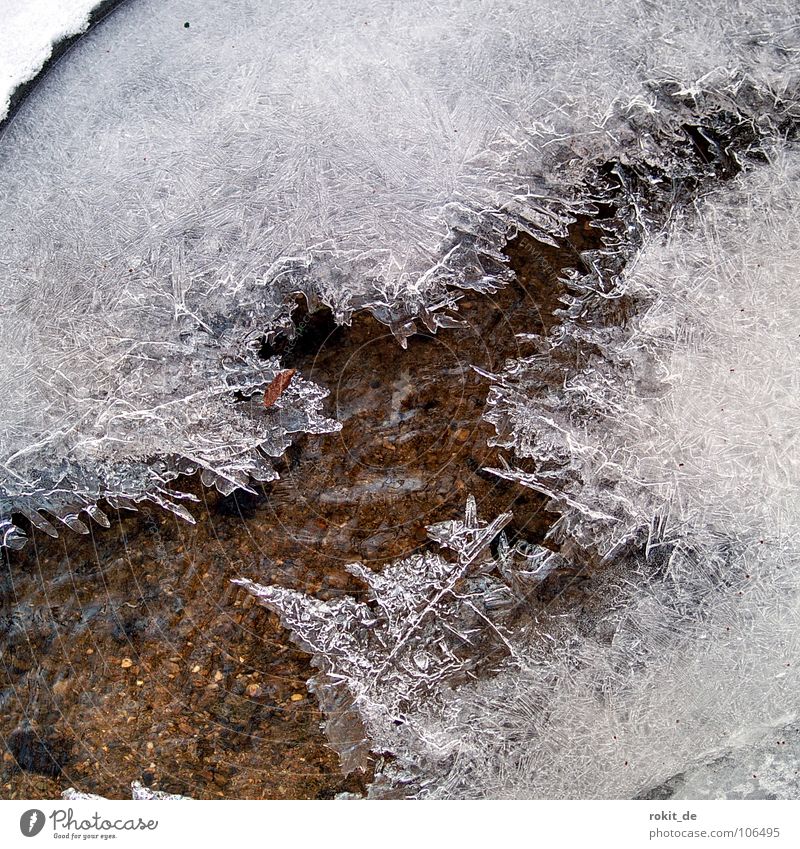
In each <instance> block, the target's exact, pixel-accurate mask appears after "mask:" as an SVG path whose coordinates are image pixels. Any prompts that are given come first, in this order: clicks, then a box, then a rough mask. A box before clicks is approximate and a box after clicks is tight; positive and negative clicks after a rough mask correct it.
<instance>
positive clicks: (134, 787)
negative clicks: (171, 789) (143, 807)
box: [61, 781, 189, 802]
mask: <svg viewBox="0 0 800 849" xmlns="http://www.w3.org/2000/svg"><path fill="white" fill-rule="evenodd" d="M61 798H62V799H65V800H67V801H68V802H78V801H82V800H91V799H105V796H97V795H96V794H94V793H82V792H81V791H79V790H76V789H75V788H74V787H70V788H68V789H67V790H65V791H64V792H63V793H62V794H61ZM188 798H189V797H188V796H179V795H178V794H175V793H165V792H164V791H162V790H151V789H150V788H149V787H145V786H144V785H143V784H141V783H140V782H138V781H132V782H131V799H133V801H135V802H142V801H151V802H152V801H156V802H163V801H176V800H185V799H188Z"/></svg>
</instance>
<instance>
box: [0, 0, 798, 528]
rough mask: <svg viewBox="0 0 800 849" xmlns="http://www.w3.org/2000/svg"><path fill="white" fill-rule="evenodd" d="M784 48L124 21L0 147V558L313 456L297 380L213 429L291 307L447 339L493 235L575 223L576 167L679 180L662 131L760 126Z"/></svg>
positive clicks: (218, 12) (505, 19)
mask: <svg viewBox="0 0 800 849" xmlns="http://www.w3.org/2000/svg"><path fill="white" fill-rule="evenodd" d="M186 20H189V21H191V27H190V28H188V29H187V28H185V27H184V26H183V22H184V21H186ZM799 31H800V30H798V12H797V9H796V4H795V3H794V2H789V0H777V1H776V0H759V2H748V3H739V2H736V0H714V1H713V2H709V3H704V4H696V3H694V2H688V0H671V2H668V3H661V4H655V3H649V2H644V3H642V2H633V0H614V2H600V0H589V2H585V0H580V2H578V0H570V2H562V0H558V2H555V0H537V2H536V3H534V4H531V3H527V2H526V3H522V4H519V3H514V2H506V0H503V2H499V0H490V2H478V0H447V2H442V3H437V4H430V3H427V2H422V0H410V2H409V0H403V2H391V0H381V2H370V3H363V4H362V3H358V2H353V1H352V0H347V2H345V0H336V2H311V0H308V1H307V2H303V3H301V4H300V5H298V4H297V3H296V2H288V0H281V2H275V3H269V4H264V3H256V2H248V0H199V2H193V3H191V4H190V3H182V2H179V3H174V4H172V3H170V4H164V3H159V2H156V0H136V2H131V3H129V4H128V5H127V6H125V7H124V8H123V9H122V10H121V11H120V12H119V13H117V14H115V15H114V16H112V18H111V19H109V20H108V21H106V22H104V24H103V25H102V26H100V27H98V28H97V29H96V30H94V31H93V32H91V33H90V34H89V35H88V36H87V37H86V38H85V39H83V40H82V41H81V43H80V44H79V46H78V47H77V48H76V49H75V50H73V51H72V52H71V53H70V56H69V61H68V62H62V63H60V64H59V65H58V66H57V67H56V68H55V69H54V71H53V73H52V74H51V75H50V78H49V79H48V82H47V85H44V86H41V87H40V89H39V90H38V91H37V93H36V95H35V98H34V99H33V100H32V101H31V102H30V103H29V104H28V105H27V106H26V107H25V108H23V109H22V110H21V111H20V113H19V114H18V115H17V116H16V117H15V119H14V120H13V121H12V122H11V123H9V124H8V125H7V126H6V127H5V129H4V131H3V135H2V139H1V140H0V182H1V183H2V185H3V192H2V193H0V220H2V221H3V223H4V226H3V228H2V230H0V257H2V260H0V293H1V295H2V299H1V300H0V303H2V308H1V309H0V339H1V340H2V349H1V350H0V398H2V402H3V403H2V416H0V542H1V543H2V544H5V545H21V544H22V541H23V538H22V535H21V533H20V532H19V530H18V529H16V528H15V527H14V525H13V524H12V522H11V518H10V516H11V513H12V512H15V511H16V512H20V513H22V514H24V515H27V516H28V517H29V518H30V519H31V520H32V521H33V522H34V524H40V523H41V524H42V526H43V527H44V529H45V530H48V529H50V527H51V526H50V525H49V523H48V522H47V520H46V519H44V518H43V517H42V516H41V513H40V511H42V512H45V513H50V514H52V515H55V516H56V517H58V518H59V519H60V520H61V521H63V522H65V523H66V524H67V525H69V526H70V527H73V528H75V529H77V530H81V529H83V528H84V527H85V526H84V524H83V521H82V519H81V518H79V515H78V514H79V513H80V512H82V511H83V512H86V513H87V514H89V515H92V516H94V517H95V518H98V519H99V520H100V521H103V519H102V517H101V516H100V515H99V514H98V512H97V507H96V501H97V499H98V498H100V497H103V496H105V497H108V498H109V500H110V501H111V503H112V504H122V505H125V504H130V503H132V502H135V501H136V500H140V499H143V498H150V499H152V500H155V501H158V502H159V503H164V504H165V505H168V504H173V505H175V496H174V493H171V492H170V490H169V483H170V481H171V480H172V479H173V478H174V477H175V476H176V475H177V474H178V473H180V472H184V471H191V470H195V469H203V470H205V477H206V480H207V481H210V482H218V483H221V485H222V487H223V488H228V487H232V486H235V485H240V484H241V483H242V482H246V480H247V479H248V477H249V476H253V477H256V478H257V477H259V476H267V477H269V476H270V475H271V474H273V472H272V470H271V466H270V464H269V463H268V462H265V461H264V459H263V454H266V455H269V456H274V455H275V453H276V452H277V453H280V451H281V450H282V449H283V447H285V445H286V444H287V441H288V439H289V438H290V435H291V434H292V433H295V432H298V431H307V432H320V431H325V430H330V429H332V428H334V427H335V424H334V423H333V422H331V421H329V420H327V419H325V418H324V416H322V414H321V407H320V399H321V397H322V393H321V390H319V389H318V388H316V387H313V386H311V385H309V384H308V383H307V382H306V383H304V382H303V381H302V377H301V376H300V375H298V376H297V378H296V381H297V384H296V391H295V393H294V394H293V395H290V396H287V397H286V398H284V399H282V402H281V405H280V409H279V410H278V411H275V410H272V411H267V413H264V411H263V410H261V409H257V408H258V404H257V403H255V402H253V403H251V404H249V405H248V403H247V402H246V401H245V402H243V403H234V400H235V398H239V397H242V396H243V397H245V398H251V399H252V398H257V396H258V393H259V392H261V391H262V390H263V389H264V387H266V386H268V385H269V384H270V383H271V382H272V380H273V379H274V378H275V376H276V374H277V373H278V371H279V370H280V368H281V364H280V363H278V362H277V361H276V362H272V363H261V362H259V361H258V359H257V357H256V355H255V350H256V348H257V347H258V342H259V340H260V339H261V338H262V337H264V336H266V337H267V338H268V339H269V338H271V337H274V336H275V335H276V334H279V333H283V332H285V333H291V332H292V328H291V322H290V312H291V308H292V305H293V303H294V298H295V297H296V296H297V295H298V294H300V295H302V296H305V298H306V299H307V300H308V302H309V303H310V304H311V305H312V306H314V307H315V306H318V305H320V304H324V305H327V306H329V307H331V308H332V310H333V312H334V314H335V316H336V318H337V320H338V321H339V322H340V323H344V324H346V323H347V322H348V321H349V320H350V316H351V315H352V313H353V311H355V310H357V309H369V310H370V311H371V312H372V313H373V314H374V315H375V316H376V317H377V318H378V319H379V320H381V321H383V322H384V323H386V324H387V325H389V326H390V327H391V328H392V330H393V331H394V333H395V334H396V336H397V337H398V339H399V340H400V341H401V342H403V343H404V342H405V340H406V338H407V337H408V336H409V335H410V334H411V333H412V332H414V329H415V328H416V327H417V322H421V323H422V324H424V325H425V326H426V327H428V328H429V329H430V330H436V329H437V328H440V327H448V326H451V325H452V323H453V321H455V320H456V318H455V317H454V314H455V312H456V311H457V302H458V298H459V295H458V292H459V291H460V290H462V289H473V290H477V291H480V292H490V291H492V290H493V289H494V288H495V287H497V286H499V285H502V284H503V283H505V282H506V281H507V280H508V279H509V271H508V269H507V267H506V265H505V261H504V257H503V254H502V250H503V247H504V244H505V242H506V240H507V239H508V238H509V237H510V236H512V235H514V234H515V233H517V232H519V231H524V232H527V233H530V234H532V235H534V236H535V237H537V238H539V239H541V240H543V241H551V240H552V239H553V238H554V237H559V236H563V235H564V234H565V232H566V227H567V226H568V224H569V223H570V222H571V221H573V220H574V216H575V214H576V213H578V212H580V211H591V210H592V209H593V208H594V207H593V206H592V204H591V199H590V197H589V196H588V195H587V193H586V190H585V185H584V181H585V177H586V174H587V172H591V171H593V170H595V166H596V165H598V164H600V163H604V162H606V161H608V160H609V159H615V160H617V161H625V162H627V163H633V164H636V163H638V165H639V166H641V167H642V168H645V166H648V167H649V165H650V164H654V163H655V164H658V165H659V167H661V168H662V170H663V171H665V172H666V173H669V174H679V173H684V174H691V173H693V172H694V171H695V170H696V165H693V164H690V163H688V162H683V161H681V157H680V154H676V140H679V139H685V132H684V130H683V129H682V127H683V126H684V125H686V124H687V123H688V124H691V123H692V122H697V121H698V120H700V117H701V116H706V117H709V116H711V117H712V118H713V119H714V120H720V121H728V120H729V121H730V122H732V123H733V124H735V125H741V126H749V127H751V129H752V131H753V132H754V133H756V134H757V135H758V134H759V133H765V132H767V131H770V132H771V131H772V130H774V129H775V127H780V125H781V121H782V120H784V119H785V118H786V115H787V114H788V112H787V110H789V111H790V110H791V108H792V107H791V106H787V103H788V104H791V103H793V102H794V101H793V94H794V92H796V88H797V80H798V72H797V63H796V56H797V42H798V32H799ZM110 44H113V47H114V49H113V50H109V49H108V47H107V45H110ZM645 170H646V168H645ZM276 417H277V418H280V421H276ZM174 509H176V510H177V511H178V512H180V513H182V514H183V513H184V512H185V511H184V509H183V508H182V507H181V506H180V505H177V506H175V507H174Z"/></svg>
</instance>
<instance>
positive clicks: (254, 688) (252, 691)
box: [245, 684, 294, 699]
mask: <svg viewBox="0 0 800 849" xmlns="http://www.w3.org/2000/svg"><path fill="white" fill-rule="evenodd" d="M245 692H246V693H247V695H248V696H250V698H251V699H254V698H256V696H260V695H261V687H259V686H258V684H248V685H247V689H246V690H245ZM292 698H294V696H292Z"/></svg>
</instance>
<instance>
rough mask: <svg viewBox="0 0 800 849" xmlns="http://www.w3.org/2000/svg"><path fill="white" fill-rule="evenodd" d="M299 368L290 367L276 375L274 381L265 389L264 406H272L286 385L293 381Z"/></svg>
mask: <svg viewBox="0 0 800 849" xmlns="http://www.w3.org/2000/svg"><path fill="white" fill-rule="evenodd" d="M296 371H297V369H294V368H289V369H286V371H282V372H279V373H278V374H276V375H275V377H274V378H273V380H272V383H270V385H269V386H268V387H267V388H266V390H265V391H264V406H265V407H271V406H272V405H273V404H274V403H275V402H276V401H277V400H278V398H280V397H281V395H282V394H283V392H284V390H285V389H286V387H287V386H288V385H289V384H290V383H291V382H292V378H293V377H294V375H295V372H296Z"/></svg>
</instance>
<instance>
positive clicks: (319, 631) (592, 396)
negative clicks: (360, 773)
mask: <svg viewBox="0 0 800 849" xmlns="http://www.w3.org/2000/svg"><path fill="white" fill-rule="evenodd" d="M764 154H765V156H766V160H767V161H766V162H765V163H764V164H756V163H753V164H751V165H750V166H748V168H747V169H746V170H745V171H744V172H743V173H742V174H740V175H739V176H738V177H737V178H736V179H735V180H733V181H732V183H731V184H729V185H728V186H725V187H721V188H716V189H714V190H713V191H710V192H706V193H705V195H704V197H702V198H700V199H699V200H698V201H697V202H696V204H695V205H694V206H693V207H692V208H684V209H683V210H678V211H677V212H678V214H676V215H675V216H673V218H672V220H671V222H670V224H669V226H668V227H667V228H666V229H665V230H655V231H649V230H646V232H645V234H644V240H643V243H642V244H641V247H639V248H638V249H636V250H635V251H634V252H633V254H632V255H631V259H630V261H629V263H628V264H627V265H626V267H625V268H624V270H623V271H622V272H621V273H620V274H619V275H617V276H615V275H612V274H610V273H609V272H608V271H605V272H604V271H603V269H602V265H601V263H600V262H599V260H598V264H597V265H596V266H595V267H594V270H593V271H591V272H590V273H588V274H586V275H583V276H576V277H575V279H574V280H573V281H572V287H571V289H572V294H571V295H570V296H568V297H567V299H566V300H567V303H568V307H569V308H568V309H565V310H564V313H563V315H562V321H561V323H560V324H559V325H558V327H557V328H556V329H555V330H554V331H553V332H552V334H551V335H550V336H549V337H547V338H546V339H542V340H540V343H541V345H542V347H543V352H542V353H541V354H538V355H536V356H533V357H530V358H526V359H520V360H517V361H510V362H509V363H507V364H506V368H505V369H504V371H503V373H502V374H500V375H497V376H496V378H495V386H494V388H493V389H492V394H491V397H490V402H491V403H490V411H489V412H488V414H487V416H488V418H489V419H490V420H492V421H493V422H494V423H495V424H496V426H497V427H498V430H499V434H498V439H499V441H500V442H501V443H502V444H504V445H506V446H508V447H509V448H512V449H513V450H514V452H515V453H516V455H517V456H518V457H525V458H530V460H532V461H533V462H534V463H535V465H536V467H537V469H536V470H535V471H522V470H520V469H517V468H514V466H513V462H511V461H510V462H509V463H508V465H507V468H504V469H498V473H499V474H502V475H504V476H506V477H508V478H510V479H513V480H517V481H519V482H520V483H522V484H523V485H527V486H533V487H535V488H537V489H539V490H541V491H544V492H547V493H550V494H551V495H552V502H553V503H552V507H553V509H555V510H557V511H558V512H559V513H560V515H561V519H560V520H559V522H558V523H557V525H556V526H555V528H554V529H553V531H552V533H551V536H550V539H549V540H548V546H550V548H552V549H553V550H554V551H555V552H560V553H559V554H556V553H553V552H548V550H547V549H545V548H539V549H534V550H530V549H529V548H527V547H526V548H524V549H522V550H521V549H520V547H518V546H517V547H513V548H512V547H511V546H510V545H509V544H508V542H506V541H505V540H504V538H503V536H502V534H498V532H499V531H500V528H501V525H502V524H505V523H506V522H507V521H508V519H509V517H508V516H507V515H503V516H501V517H498V518H497V519H496V520H495V521H494V522H490V523H488V524H484V523H478V522H477V520H476V518H475V505H474V502H473V503H468V506H467V511H466V518H465V520H464V521H463V522H456V523H450V524H444V525H439V526H435V527H433V528H431V530H430V536H431V539H432V540H433V541H435V542H437V543H439V544H440V545H442V546H446V547H449V548H451V549H453V550H454V551H455V552H456V558H455V559H454V560H447V559H445V558H443V557H442V556H441V555H434V554H430V553H426V554H420V555H415V557H414V558H412V559H410V560H405V561H400V562H398V563H397V564H395V565H392V566H390V567H388V568H386V569H385V570H384V571H383V572H382V573H381V575H380V576H375V575H372V574H370V573H369V572H367V571H366V570H364V569H363V568H362V567H358V566H356V567H351V569H350V571H351V572H352V573H353V574H356V575H358V576H360V577H362V578H363V579H364V580H365V581H366V582H367V583H368V585H369V586H370V589H371V601H370V602H368V603H361V602H356V601H355V600H353V599H343V600H338V601H336V602H320V601H317V600H314V599H310V598H307V597H306V596H303V595H302V594H299V593H293V592H290V591H286V590H281V589H276V588H270V587H260V586H257V585H252V584H249V583H245V586H247V587H248V589H250V591H251V592H253V593H255V595H256V596H257V597H258V598H259V599H260V600H261V602H262V603H264V604H266V605H267V606H268V607H270V608H271V609H273V610H275V611H276V612H278V613H279V615H280V616H281V618H282V621H283V622H284V624H285V625H286V626H287V627H289V628H290V629H291V631H292V632H293V634H294V635H295V638H296V639H297V640H298V643H299V645H300V646H301V647H302V648H304V649H305V650H306V651H309V652H310V653H311V654H312V656H313V662H314V664H315V665H316V666H317V667H318V668H320V669H321V670H322V672H323V673H324V674H323V676H322V677H318V678H317V679H316V681H315V692H317V694H318V696H320V702H321V704H322V706H323V708H324V709H325V710H326V711H336V710H339V709H341V707H342V705H345V706H346V708H347V710H348V711H350V712H352V713H353V714H354V715H355V717H356V719H357V722H356V721H355V720H353V721H351V722H350V724H349V725H348V728H347V731H348V734H349V736H348V737H347V738H346V739H347V740H348V742H349V744H350V748H351V750H358V751H359V753H360V757H359V759H358V761H356V762H353V761H347V760H346V759H345V761H344V763H345V765H346V766H348V767H351V768H352V767H353V766H354V765H361V764H363V763H364V757H365V752H366V747H367V746H369V747H370V748H371V751H372V753H373V758H375V760H376V779H375V782H374V784H373V785H372V790H371V793H372V795H374V796H387V795H388V796H393V795H400V796H418V797H428V798H483V797H489V798H503V797H514V798H526V797H533V798H547V797H550V798H594V797H599V798H618V797H623V798H630V797H634V796H648V795H650V796H653V795H656V796H657V795H658V794H659V793H661V794H669V793H673V794H675V795H678V796H679V795H680V794H681V793H685V794H689V795H690V796H692V795H693V794H694V795H697V796H718V797H741V796H744V795H748V796H770V797H773V798H794V796H795V795H796V788H797V776H796V768H795V767H794V766H793V761H792V755H791V751H793V749H792V748H791V747H794V746H796V743H795V742H794V738H795V734H794V732H793V731H792V729H793V728H795V727H796V723H797V720H798V716H799V715H800V697H799V696H798V692H799V691H798V685H800V680H799V679H798V673H799V671H800V603H799V602H800V569H798V567H799V566H800V530H799V529H800V515H798V511H799V510H800V492H798V480H800V477H799V476H798V464H799V463H800V450H799V448H798V445H799V444H800V443H798V440H797V424H796V423H797V421H798V420H800V410H798V404H799V403H800V401H798V398H800V395H799V394H798V384H797V364H798V356H799V354H800V347H799V346H800V336H798V326H800V294H798V293H799V292H800V289H799V288H798V285H797V283H798V278H797V269H798V267H800V224H798V222H799V221H800V191H798V188H797V187H798V185H800V183H799V182H798V178H800V152H798V151H797V150H795V149H794V148H792V147H791V146H786V145H785V144H783V143H780V142H778V143H776V144H775V146H773V147H765V148H764ZM623 303H624V304H625V308H624V311H623V309H622V306H621V305H622V304H623ZM577 345H580V346H581V349H582V351H583V355H582V356H579V357H575V356H570V354H571V353H573V354H574V348H575V346H577ZM498 523H500V524H498ZM475 527H478V528H484V529H485V531H479V533H481V537H480V544H481V545H482V546H483V548H482V549H481V553H480V555H479V556H478V557H477V558H476V559H475V560H474V561H471V562H472V563H473V565H472V566H470V567H469V568H467V569H466V570H464V569H463V563H464V553H465V552H467V551H472V549H471V547H470V546H471V545H472V540H471V537H470V534H474V533H475V532H476V531H474V530H469V529H470V528H475ZM490 537H492V539H490ZM489 543H492V547H491V549H487V545H488V544H489ZM490 550H494V551H495V554H494V555H491V554H490V553H489V551H490ZM559 557H563V558H565V559H566V560H567V561H569V562H573V563H575V564H576V565H579V566H583V567H586V568H588V570H589V571H588V578H589V579H588V584H586V585H585V589H584V590H583V591H582V593H580V594H579V596H578V598H577V599H576V597H575V594H574V593H572V594H569V595H567V596H565V597H564V599H563V600H562V599H556V601H555V602H554V603H552V604H551V605H549V606H544V605H542V604H541V603H539V602H538V601H537V600H536V585H537V580H541V579H542V577H543V576H544V575H546V574H547V573H548V571H549V570H552V569H558V568H559V563H558V561H557V558H559ZM554 559H556V562H553V561H554ZM395 598H398V599H400V600H401V607H400V608H395V607H394V606H393V604H392V603H391V601H390V600H393V599H395ZM396 610H399V611H400V614H399V615H397V613H396ZM429 610H430V611H435V616H431V621H430V622H429V623H428V625H427V627H425V628H424V629H423V628H422V626H421V625H418V623H420V622H421V621H422V620H423V616H424V614H425V612H427V611H429ZM451 640H457V641H458V642H457V645H458V651H457V652H456V651H454V649H453V644H452V643H451V642H450V641H451ZM373 641H374V642H373ZM448 649H449V650H450V651H451V652H452V653H453V655H454V656H455V657H454V658H450V657H449V656H448V655H447V654H446V650H448ZM456 658H457V661H456ZM450 670H453V671H454V673H455V675H454V677H451V676H450ZM329 682H334V683H335V687H336V690H337V692H338V693H344V694H346V699H345V701H338V702H333V701H329V700H328V699H327V693H328V691H329V690H328V688H329V686H330V685H329ZM334 715H335V716H338V715H339V714H336V713H334ZM329 735H330V736H331V739H332V742H333V744H334V747H335V748H337V749H339V751H340V752H341V751H342V747H341V744H340V741H339V738H337V737H336V736H335V735H333V734H331V732H330V729H329ZM787 740H788V741H789V744H788V745H789V747H790V749H791V751H790V750H789V749H787V750H786V751H785V750H784V747H786V746H787V742H786V741H787ZM787 751H788V752H789V753H788V754H787ZM387 754H388V755H390V756H391V757H390V758H388V759H386V758H384V757H383V756H384V755H387ZM749 764H758V765H759V767H760V768H763V774H762V775H761V778H760V779H758V778H757V779H756V780H753V779H752V778H748V777H747V773H746V772H745V770H746V768H749ZM753 772H755V773H756V775H757V776H758V772H757V770H756V769H755V768H754V770H753ZM750 775H752V773H751V774H750ZM676 776H677V777H676Z"/></svg>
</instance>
